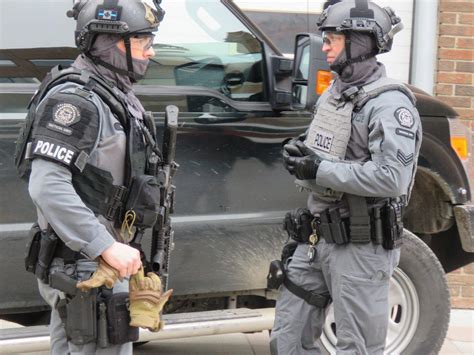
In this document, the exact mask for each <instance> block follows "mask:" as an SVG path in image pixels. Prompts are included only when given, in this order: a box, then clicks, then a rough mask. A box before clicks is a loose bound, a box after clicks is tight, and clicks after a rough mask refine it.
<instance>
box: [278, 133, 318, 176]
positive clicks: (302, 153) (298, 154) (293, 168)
mask: <svg viewBox="0 0 474 355" xmlns="http://www.w3.org/2000/svg"><path fill="white" fill-rule="evenodd" d="M282 154H283V164H284V166H285V168H286V170H288V172H289V173H290V174H291V175H295V176H296V178H297V179H299V180H309V179H315V178H316V174H317V172H318V168H319V164H321V162H322V159H321V157H320V156H319V155H318V154H317V153H315V152H314V151H313V150H312V149H310V148H308V147H307V146H306V145H305V144H304V143H303V142H301V141H300V140H297V139H293V140H291V141H289V142H288V144H285V146H284V147H283V153H282Z"/></svg>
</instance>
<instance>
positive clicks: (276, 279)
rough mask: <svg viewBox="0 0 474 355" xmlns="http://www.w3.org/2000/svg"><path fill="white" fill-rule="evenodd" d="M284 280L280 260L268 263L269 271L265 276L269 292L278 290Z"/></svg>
mask: <svg viewBox="0 0 474 355" xmlns="http://www.w3.org/2000/svg"><path fill="white" fill-rule="evenodd" d="M284 279H285V271H284V269H283V263H282V262H281V261H280V260H273V261H272V262H271V263H270V269H269V270H268V275H267V288H268V289H269V290H278V289H279V288H280V286H281V285H282V284H283V281H284Z"/></svg>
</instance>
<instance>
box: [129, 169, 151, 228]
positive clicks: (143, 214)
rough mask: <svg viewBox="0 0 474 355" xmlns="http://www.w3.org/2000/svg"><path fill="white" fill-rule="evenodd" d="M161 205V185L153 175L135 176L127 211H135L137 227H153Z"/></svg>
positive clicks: (135, 224) (134, 223)
mask: <svg viewBox="0 0 474 355" xmlns="http://www.w3.org/2000/svg"><path fill="white" fill-rule="evenodd" d="M159 206H160V185H159V183H158V180H157V179H156V177H154V176H152V175H139V176H137V177H135V178H134V180H133V182H132V186H131V187H130V193H129V195H128V199H127V204H126V206H125V211H126V213H130V212H133V213H134V214H135V220H134V222H133V225H134V226H135V227H137V228H151V227H153V226H154V224H155V222H156V219H157V217H158V209H159Z"/></svg>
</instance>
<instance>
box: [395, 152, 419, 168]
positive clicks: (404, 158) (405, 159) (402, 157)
mask: <svg viewBox="0 0 474 355" xmlns="http://www.w3.org/2000/svg"><path fill="white" fill-rule="evenodd" d="M414 156H415V155H414V154H413V153H411V154H408V155H406V154H405V153H403V152H402V151H401V150H400V149H398V151H397V159H398V161H399V162H400V163H402V164H403V166H408V165H410V164H411V163H412V162H413V157H414Z"/></svg>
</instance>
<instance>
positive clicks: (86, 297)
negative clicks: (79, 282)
mask: <svg viewBox="0 0 474 355" xmlns="http://www.w3.org/2000/svg"><path fill="white" fill-rule="evenodd" d="M66 335H67V338H68V340H69V341H70V342H71V343H73V344H75V345H84V344H87V343H91V342H95V341H96V339H97V289H92V290H89V291H86V292H82V291H80V290H78V291H77V293H76V295H75V296H74V297H73V298H71V299H70V300H69V301H68V302H67V304H66Z"/></svg>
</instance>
